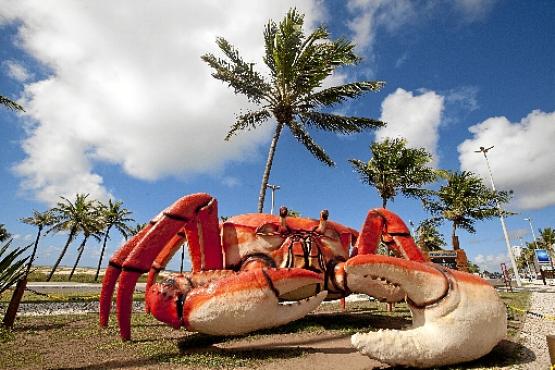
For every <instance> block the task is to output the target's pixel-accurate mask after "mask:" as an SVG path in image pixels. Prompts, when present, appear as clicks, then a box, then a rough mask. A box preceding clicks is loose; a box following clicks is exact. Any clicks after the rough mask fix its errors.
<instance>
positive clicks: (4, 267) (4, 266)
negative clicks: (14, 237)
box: [0, 240, 29, 295]
mask: <svg viewBox="0 0 555 370" xmlns="http://www.w3.org/2000/svg"><path fill="white" fill-rule="evenodd" d="M10 244H11V240H9V241H8V242H6V243H4V245H3V246H1V247H0V295H1V294H2V293H3V292H4V291H6V290H7V289H9V288H10V287H11V286H12V285H14V284H15V283H16V282H17V281H18V280H19V279H21V278H22V277H23V276H25V263H26V262H27V260H28V259H29V257H25V258H22V259H18V258H19V257H21V255H22V254H23V253H24V252H25V251H26V250H27V249H28V248H29V246H27V247H25V248H14V249H13V250H12V251H11V252H8V248H9V247H10Z"/></svg>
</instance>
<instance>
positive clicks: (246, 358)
mask: <svg viewBox="0 0 555 370" xmlns="http://www.w3.org/2000/svg"><path fill="white" fill-rule="evenodd" d="M500 296H501V298H502V299H503V301H504V302H505V303H506V304H507V305H509V306H512V307H516V308H519V309H523V310H527V309H528V308H529V304H530V293H528V292H515V293H501V294H500ZM347 307H348V311H347V312H342V311H340V310H339V307H338V305H337V304H323V305H321V306H320V307H319V308H318V310H317V311H316V312H315V313H313V314H310V315H308V316H307V317H305V318H303V319H301V320H298V321H296V322H293V323H290V324H288V325H285V326H282V327H278V328H274V329H268V330H261V331H258V332H254V333H251V334H248V335H243V336H235V337H217V336H208V335H204V334H198V333H188V332H186V331H183V330H180V331H174V330H171V329H170V328H168V327H167V326H165V325H164V324H162V323H160V322H158V321H156V319H154V318H153V317H151V316H149V315H146V314H144V313H135V314H134V315H133V317H132V328H133V329H132V330H133V340H132V341H130V342H122V341H121V340H120V339H119V335H118V328H117V324H116V322H115V321H116V320H114V318H112V320H111V323H110V325H109V328H108V329H107V330H105V329H99V328H98V324H97V321H98V316H97V315H96V314H87V315H59V316H43V317H23V318H19V319H18V321H17V322H16V329H15V331H14V332H9V331H6V330H0V343H1V348H2V349H1V351H2V356H0V368H27V369H28V368H43V367H55V368H66V367H86V366H90V364H96V366H97V367H98V368H102V367H107V368H119V367H128V368H129V367H131V368H132V367H134V366H142V365H145V364H146V365H150V364H151V365H152V366H159V367H162V368H171V367H173V366H175V367H176V368H187V369H193V368H194V369H196V368H203V369H232V368H256V367H257V366H259V365H261V364H262V363H267V362H271V361H277V360H282V359H287V358H299V357H303V356H306V355H308V354H310V353H312V351H313V350H312V349H310V348H301V347H298V346H284V347H269V348H263V347H258V348H252V349H251V348H249V347H250V342H254V341H258V340H261V341H272V340H273V338H272V336H277V335H288V334H299V333H305V334H309V335H315V336H320V335H341V336H342V335H350V334H353V333H355V332H358V331H368V330H378V329H381V328H390V329H404V328H406V327H407V326H409V325H410V312H409V310H408V308H407V306H406V304H398V305H397V306H396V308H395V310H394V311H393V312H387V310H386V308H385V305H384V304H381V303H378V302H376V301H363V302H356V303H348V304H347ZM525 317H526V314H525V313H523V312H521V311H520V310H514V309H511V308H509V309H508V318H509V339H510V340H508V341H504V342H502V343H501V344H500V345H499V346H497V347H496V348H495V349H494V351H493V352H492V353H491V354H490V355H487V356H485V357H483V358H481V359H479V360H477V361H474V362H472V363H469V364H465V365H464V366H462V367H450V368H448V369H463V368H464V369H466V368H491V367H496V366H512V365H515V364H518V363H519V358H520V357H519V356H521V354H522V353H521V352H522V351H524V350H526V349H525V348H523V347H522V346H520V345H519V344H518V340H517V336H518V332H519V330H520V327H521V325H522V323H523V321H524V319H525ZM238 342H239V347H240V348H233V346H234V344H236V343H238ZM61 348H66V349H67V350H71V351H74V352H75V353H71V354H62V352H60V351H61ZM52 359H54V360H52ZM52 361H54V362H52Z"/></svg>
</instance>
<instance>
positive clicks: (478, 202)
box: [423, 171, 511, 249]
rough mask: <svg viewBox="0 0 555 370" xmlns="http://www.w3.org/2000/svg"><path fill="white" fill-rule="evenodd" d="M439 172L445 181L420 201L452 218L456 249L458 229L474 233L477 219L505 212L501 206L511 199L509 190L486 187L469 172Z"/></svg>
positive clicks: (441, 217) (438, 216)
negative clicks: (495, 189) (429, 195)
mask: <svg viewBox="0 0 555 370" xmlns="http://www.w3.org/2000/svg"><path fill="white" fill-rule="evenodd" d="M441 175H442V177H444V178H445V180H446V181H447V183H446V184H445V185H442V186H441V187H440V188H439V190H438V191H434V192H433V195H432V196H431V197H429V198H427V199H424V200H423V203H424V206H425V207H426V208H427V209H428V210H429V211H430V212H431V213H432V215H434V216H436V219H438V220H442V221H444V220H449V221H451V223H452V228H451V230H452V231H451V238H452V242H453V248H454V249H459V242H458V237H457V234H456V233H457V229H459V228H460V229H464V230H466V231H468V232H470V233H474V232H476V230H475V229H474V223H475V222H476V221H478V220H480V221H481V220H486V219H489V218H492V217H495V216H499V215H502V214H504V215H506V214H508V213H507V212H505V211H502V210H501V208H500V206H501V205H502V204H505V203H507V202H508V201H509V200H510V197H511V192H507V191H493V190H491V189H489V188H488V187H487V186H486V185H484V183H483V181H482V179H481V178H480V177H478V176H477V175H475V174H474V173H472V172H467V171H462V172H458V171H444V172H443V173H442V174H441Z"/></svg>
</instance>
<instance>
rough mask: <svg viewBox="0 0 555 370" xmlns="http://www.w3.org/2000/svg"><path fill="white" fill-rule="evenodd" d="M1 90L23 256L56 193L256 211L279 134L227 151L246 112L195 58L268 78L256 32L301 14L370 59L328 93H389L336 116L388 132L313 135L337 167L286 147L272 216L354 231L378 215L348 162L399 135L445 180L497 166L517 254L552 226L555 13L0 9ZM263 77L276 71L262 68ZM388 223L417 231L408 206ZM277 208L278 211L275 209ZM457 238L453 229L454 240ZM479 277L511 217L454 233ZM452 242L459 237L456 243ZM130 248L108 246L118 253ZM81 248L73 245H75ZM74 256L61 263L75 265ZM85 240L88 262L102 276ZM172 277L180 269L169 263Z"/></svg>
mask: <svg viewBox="0 0 555 370" xmlns="http://www.w3.org/2000/svg"><path fill="white" fill-rule="evenodd" d="M0 4H1V6H0V31H1V32H0V45H1V46H0V93H1V94H2V95H5V96H8V97H11V98H13V99H16V100H18V101H19V102H20V103H21V104H22V105H23V106H24V107H25V108H26V111H27V113H26V114H23V115H20V114H15V113H13V112H10V111H8V110H6V109H1V110H0V139H1V144H2V145H0V176H1V178H2V182H1V185H0V223H4V224H5V225H6V227H7V228H8V230H9V231H10V232H11V233H12V234H14V235H16V244H24V243H26V240H30V239H32V238H33V237H34V233H35V230H34V229H33V228H32V227H30V226H27V225H24V224H21V223H20V222H19V221H18V220H19V219H20V218H21V217H25V216H28V215H30V214H31V213H32V210H33V209H37V210H44V209H46V208H48V207H50V206H52V205H53V204H54V203H55V202H56V201H57V200H58V199H59V198H58V197H59V196H60V195H64V196H69V197H71V196H73V194H75V193H76V192H84V193H90V194H91V196H92V197H95V198H98V199H103V200H106V199H107V198H108V197H110V196H111V197H114V198H117V199H120V200H122V201H123V202H124V204H125V206H126V207H127V208H128V209H130V210H132V211H133V215H134V217H135V219H136V220H137V221H139V222H146V221H147V220H149V219H150V218H151V217H153V216H154V215H156V214H157V213H158V212H159V211H160V210H161V209H163V208H165V207H166V206H167V205H169V204H171V203H172V202H173V201H174V200H176V199H177V198H179V197H181V196H183V195H185V194H189V193H195V192H208V193H210V194H212V195H214V196H215V197H217V198H218V200H219V204H220V207H219V209H220V214H221V215H226V216H229V215H235V214H241V213H248V212H253V211H255V210H256V201H257V195H258V189H259V184H260V177H261V174H262V170H263V166H264V162H265V157H266V152H267V147H268V145H269V141H270V136H271V125H268V127H266V128H261V129H257V130H255V131H251V132H246V133H242V134H240V135H238V136H236V137H235V138H233V140H232V141H231V142H224V141H223V138H224V136H225V133H226V130H227V129H228V127H229V125H230V124H231V123H232V122H233V120H234V117H235V113H238V112H239V111H240V110H241V109H245V107H247V106H248V104H247V102H246V101H245V99H243V98H242V97H240V96H235V95H234V94H233V92H232V90H231V89H229V88H227V87H226V86H225V85H223V84H221V83H219V82H218V81H216V80H214V79H213V78H211V77H210V70H209V68H208V67H207V66H206V65H204V63H203V62H202V61H201V60H200V55H202V54H203V53H206V52H217V50H216V46H215V43H214V40H215V37H216V36H224V37H226V38H227V39H228V40H229V41H230V42H232V43H233V44H234V45H235V46H236V47H237V48H238V49H239V50H240V51H241V53H242V54H243V56H244V57H245V59H248V60H252V61H254V62H257V63H258V64H259V65H260V64H261V63H260V56H261V54H262V30H263V26H264V25H265V23H266V22H267V20H268V19H270V18H272V19H275V20H279V19H281V18H282V16H283V15H284V14H285V12H286V11H287V9H288V8H289V7H291V6H296V7H297V8H298V9H299V10H301V11H302V12H305V13H306V18H307V19H306V20H307V27H308V28H310V27H314V25H317V24H320V23H325V24H326V25H327V26H328V28H329V30H330V31H331V32H332V35H333V37H340V36H342V37H346V38H349V39H351V40H353V41H354V42H355V43H356V44H357V50H358V53H359V54H360V55H361V56H362V57H363V58H364V60H363V62H362V63H361V64H359V65H357V66H356V67H352V68H348V69H344V70H341V71H338V73H337V74H336V75H334V76H333V78H331V79H330V81H327V83H328V84H330V85H331V84H337V83H345V82H349V81H352V80H355V79H359V80H360V79H372V80H374V79H375V80H384V81H386V82H387V84H386V86H385V88H384V89H383V90H382V91H380V92H378V93H371V94H368V95H366V96H364V97H362V98H361V99H359V100H357V101H354V102H350V103H347V104H344V105H342V106H339V107H337V108H336V109H337V111H338V112H341V113H345V114H351V115H360V116H368V117H374V118H382V119H384V120H385V121H387V122H388V123H389V124H388V126H387V128H385V129H383V130H379V131H372V132H366V133H361V134H358V135H354V136H349V137H342V136H337V135H335V134H327V133H321V132H313V133H312V134H313V136H314V138H315V139H316V140H317V141H318V142H319V143H320V144H321V145H322V146H323V147H324V148H325V149H326V150H327V151H328V153H329V154H330V155H331V157H332V158H333V159H334V160H335V162H336V164H337V165H336V167H334V168H327V167H325V166H323V165H322V164H320V163H319V162H318V161H317V160H315V159H314V158H313V157H312V156H311V155H310V154H309V153H308V152H307V151H306V150H305V149H304V148H303V147H301V146H300V145H299V144H298V143H297V142H296V141H295V140H294V139H293V138H292V137H291V135H290V134H289V133H288V132H287V133H285V134H284V135H283V136H282V139H281V141H280V143H279V145H278V149H277V155H276V158H275V163H274V167H273V170H272V174H271V179H270V182H271V183H275V184H279V185H280V186H281V189H280V190H279V191H278V192H277V193H276V197H277V203H278V205H287V206H288V207H290V208H292V209H295V210H298V211H300V212H301V213H302V214H303V215H304V216H308V217H317V216H318V214H319V211H320V210H321V209H324V208H327V209H329V210H330V215H331V216H330V217H331V218H332V219H334V220H336V221H338V222H341V223H344V224H346V225H349V226H352V227H355V228H359V227H360V225H361V224H362V221H363V219H364V216H365V214H366V212H367V211H368V210H369V209H371V208H374V207H378V206H379V205H380V204H381V202H380V199H379V197H378V195H377V193H376V191H375V190H374V189H372V188H369V187H368V186H366V185H364V184H361V183H360V181H359V179H358V177H357V175H356V174H355V173H353V171H352V169H351V167H350V166H349V164H348V163H347V160H348V159H350V158H358V159H364V160H367V159H368V158H369V156H370V154H369V150H368V147H369V145H370V144H371V143H372V142H373V141H374V140H376V139H378V140H379V139H382V138H384V137H390V136H403V137H406V138H407V139H408V142H409V145H412V146H415V147H425V148H427V149H428V150H429V151H430V152H431V153H433V155H434V163H435V165H436V166H438V167H441V168H447V169H453V170H461V169H462V170H469V171H473V172H476V173H478V174H480V175H482V176H484V177H485V179H486V180H487V181H489V179H488V177H487V172H486V168H485V161H484V158H483V157H481V155H479V154H476V153H474V152H473V151H474V150H476V149H478V148H479V147H480V146H491V145H495V147H494V149H492V151H491V152H490V153H489V156H490V163H491V166H492V170H493V172H494V177H495V181H496V185H497V188H498V189H512V190H514V194H515V196H514V198H513V200H512V202H511V204H510V205H509V208H510V210H512V211H515V212H518V214H517V215H516V216H512V217H510V218H508V219H507V226H508V228H509V233H510V235H511V237H512V242H513V244H515V245H517V244H520V243H521V238H522V240H524V241H530V239H531V236H530V228H529V225H528V223H527V222H526V221H524V220H523V218H525V217H531V218H532V222H533V226H534V229H535V230H536V231H537V229H539V228H545V227H555V190H554V189H555V164H554V161H553V159H552V158H553V157H554V156H553V155H554V154H555V150H554V149H553V143H554V142H555V63H553V60H555V44H554V43H553V40H554V39H555V26H554V25H553V19H555V4H554V3H553V2H551V1H534V2H522V1H493V0H454V1H451V2H436V1H363V0H349V1H345V2H340V1H316V0H303V1H296V2H295V1H280V2H270V1H228V2H225V3H224V2H216V1H212V2H210V1H207V2H189V1H186V2H184V1H174V2H171V1H169V2H164V3H163V5H162V6H156V7H155V6H153V4H152V3H151V2H148V1H134V2H130V1H116V2H113V1H111V2H108V1H98V2H94V3H91V2H84V1H58V2H56V5H55V6H52V5H51V4H46V3H45V2H41V1H31V0H23V1H21V0H19V1H11V0H2V1H0ZM258 68H260V70H261V71H264V69H263V66H262V65H260V66H259V67H258ZM390 208H391V209H392V210H393V211H395V212H397V213H399V214H400V215H401V216H402V217H403V218H404V219H405V220H407V221H408V220H412V221H413V222H414V223H415V224H418V222H420V221H421V220H422V219H424V218H426V217H427V214H426V213H425V212H424V211H423V209H422V207H421V205H420V204H419V203H418V202H417V201H414V200H410V199H404V198H402V197H400V196H399V197H398V198H396V199H395V201H394V202H393V203H391V204H390ZM267 209H268V210H269V197H268V201H267ZM442 231H443V232H444V233H445V234H446V235H448V234H449V225H446V226H445V227H443V228H442ZM459 234H460V239H461V245H462V246H463V248H465V249H466V251H467V254H468V255H469V256H470V258H471V259H472V260H474V261H476V262H478V263H479V264H480V265H481V266H482V267H483V268H487V269H490V270H491V269H498V266H499V263H500V262H504V261H506V260H507V257H506V247H505V243H504V240H503V236H502V231H501V226H500V223H499V220H495V219H494V220H490V221H485V222H481V223H479V224H477V233H476V234H468V233H466V232H464V231H461V232H460V233H459ZM446 239H447V240H448V237H447V238H446ZM63 241H64V238H63V237H61V236H60V237H47V238H45V239H44V241H43V243H42V244H41V252H40V257H39V258H38V263H40V264H49V263H52V262H53V260H54V259H55V257H56V256H57V254H58V253H59V250H60V247H61V245H62V244H63ZM120 242H121V238H120V237H119V236H116V235H115V234H114V235H113V237H112V244H111V245H110V250H109V252H108V253H109V254H110V253H112V252H113V250H114V249H115V248H116V247H117V245H118V244H119V243H120ZM76 244H77V243H76ZM75 249H76V246H75V247H74V248H72V250H71V251H70V253H69V254H68V255H67V257H66V258H65V259H64V260H63V262H62V264H66V265H69V264H71V263H72V262H73V259H74V256H75ZM97 249H98V248H97V245H96V243H94V242H91V243H89V245H88V250H87V251H86V256H84V257H83V262H84V264H85V265H94V264H95V261H96V259H97V256H98V251H97ZM174 265H175V264H174Z"/></svg>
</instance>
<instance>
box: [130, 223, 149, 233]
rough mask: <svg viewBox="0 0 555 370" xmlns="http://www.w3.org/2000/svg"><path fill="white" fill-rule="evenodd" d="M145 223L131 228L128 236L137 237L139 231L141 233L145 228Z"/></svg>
mask: <svg viewBox="0 0 555 370" xmlns="http://www.w3.org/2000/svg"><path fill="white" fill-rule="evenodd" d="M146 225H147V223H144V224H136V225H135V226H133V227H132V228H131V229H130V230H129V236H132V235H137V234H138V233H139V231H141V230H142V229H144V228H145V227H146Z"/></svg>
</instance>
